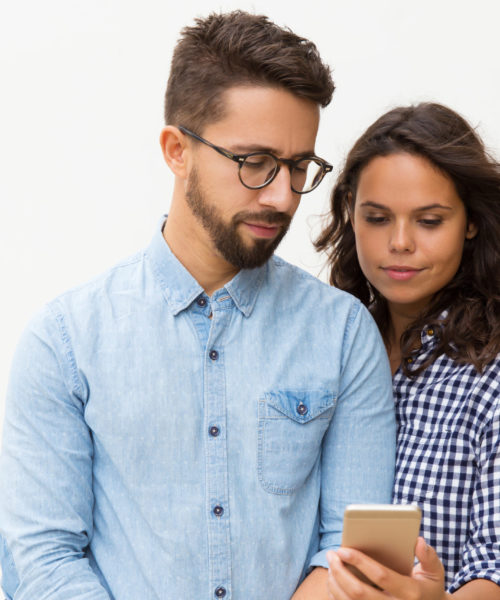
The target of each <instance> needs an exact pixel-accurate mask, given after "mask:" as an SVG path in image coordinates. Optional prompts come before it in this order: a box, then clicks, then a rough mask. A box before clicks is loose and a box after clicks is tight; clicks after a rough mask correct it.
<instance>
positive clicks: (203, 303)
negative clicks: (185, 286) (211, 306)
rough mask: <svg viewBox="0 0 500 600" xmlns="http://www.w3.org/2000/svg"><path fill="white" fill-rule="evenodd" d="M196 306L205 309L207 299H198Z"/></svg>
mask: <svg viewBox="0 0 500 600" xmlns="http://www.w3.org/2000/svg"><path fill="white" fill-rule="evenodd" d="M196 304H197V305H198V306H201V307H202V308H203V307H204V306H206V305H207V301H206V300H205V298H198V300H196Z"/></svg>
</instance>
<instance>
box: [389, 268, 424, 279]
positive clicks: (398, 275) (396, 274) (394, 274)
mask: <svg viewBox="0 0 500 600" xmlns="http://www.w3.org/2000/svg"><path fill="white" fill-rule="evenodd" d="M382 270H383V271H384V272H385V273H386V274H387V275H388V276H389V277H390V278H391V279H394V280H396V281H408V280H409V279H412V278H413V277H415V276H416V275H418V274H419V273H420V272H421V271H423V269H415V268H413V267H407V266H401V267H400V266H396V265H391V266H390V267H382Z"/></svg>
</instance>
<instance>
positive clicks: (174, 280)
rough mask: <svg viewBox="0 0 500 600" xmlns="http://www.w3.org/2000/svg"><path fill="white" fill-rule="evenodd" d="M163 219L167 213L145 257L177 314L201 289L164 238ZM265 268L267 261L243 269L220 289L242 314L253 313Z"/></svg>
mask: <svg viewBox="0 0 500 600" xmlns="http://www.w3.org/2000/svg"><path fill="white" fill-rule="evenodd" d="M165 218H166V215H165V216H164V217H162V219H161V222H160V224H159V226H158V228H157V230H156V231H155V234H154V236H153V239H152V240H151V243H150V244H149V246H148V248H147V250H146V256H147V257H148V259H149V261H150V263H151V266H152V269H153V272H154V275H155V278H156V280H157V281H158V283H159V284H160V286H161V289H162V291H163V295H164V296H165V299H166V300H167V303H168V305H169V307H170V308H171V310H172V313H173V314H174V315H178V314H179V313H180V312H181V311H183V310H184V309H186V308H187V307H188V306H190V305H191V303H192V302H194V300H195V299H196V298H197V297H198V296H199V295H200V294H202V293H203V288H202V287H201V285H200V284H199V283H198V282H197V281H196V279H195V278H194V277H193V276H192V275H191V273H189V271H188V270H187V269H186V268H185V267H184V266H183V265H182V264H181V262H180V261H179V260H178V259H177V258H176V256H174V254H173V252H172V251H171V250H170V248H169V246H168V244H167V242H166V241H165V239H164V237H163V225H164V223H165ZM267 269H268V264H267V263H266V264H264V265H263V266H262V267H258V268H256V269H242V270H241V271H239V272H238V273H237V274H236V275H235V276H234V277H233V279H231V281H229V282H228V283H226V285H225V286H224V288H223V289H224V290H225V291H226V292H227V293H228V294H229V295H230V296H231V298H232V300H233V302H234V303H235V305H236V307H237V308H238V310H240V311H241V312H242V313H243V314H244V315H245V317H248V316H250V314H251V313H252V310H253V308H254V306H255V302H256V300H257V296H258V293H259V291H260V288H261V286H262V283H263V281H264V278H265V276H266V273H267ZM221 293H222V291H218V292H215V294H214V295H215V296H216V297H217V296H219V295H220V294H221Z"/></svg>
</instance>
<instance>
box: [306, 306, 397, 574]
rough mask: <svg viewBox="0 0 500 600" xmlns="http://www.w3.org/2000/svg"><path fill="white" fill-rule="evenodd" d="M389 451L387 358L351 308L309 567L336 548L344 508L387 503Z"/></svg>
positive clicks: (368, 322)
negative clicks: (314, 548)
mask: <svg viewBox="0 0 500 600" xmlns="http://www.w3.org/2000/svg"><path fill="white" fill-rule="evenodd" d="M395 448H396V424H395V411H394V401H393V396H392V381H391V373H390V368H389V363H388V359H387V354H386V351H385V348H384V345H383V343H382V339H381V336H380V334H379V331H378V328H377V326H376V325H375V323H374V321H373V319H372V317H371V315H370V314H369V313H368V311H367V310H366V309H365V307H364V306H362V305H360V304H359V303H355V304H354V307H353V310H352V312H351V316H350V320H349V322H348V325H347V328H346V331H345V334H344V342H343V351H342V365H341V385H340V389H339V394H338V398H337V402H336V408H335V412H334V416H333V418H332V421H331V423H330V426H329V429H328V431H327V433H326V435H325V438H324V440H323V448H322V459H321V498H320V523H319V533H320V544H319V552H317V553H316V554H315V555H314V556H313V557H312V560H311V562H310V566H311V567H313V566H322V567H328V562H327V560H326V552H327V550H330V549H335V548H338V547H339V546H340V542H341V535H342V523H343V516H344V508H345V507H346V506H347V505H348V504H351V503H353V504H357V503H360V504H362V503H390V502H391V494H392V486H393V482H394V463H395V452H396V449H395Z"/></svg>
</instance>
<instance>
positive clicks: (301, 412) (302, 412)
mask: <svg viewBox="0 0 500 600" xmlns="http://www.w3.org/2000/svg"><path fill="white" fill-rule="evenodd" d="M307 411H308V408H307V406H306V405H305V404H302V402H301V403H300V404H299V405H298V406H297V412H298V413H299V415H305V414H307Z"/></svg>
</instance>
